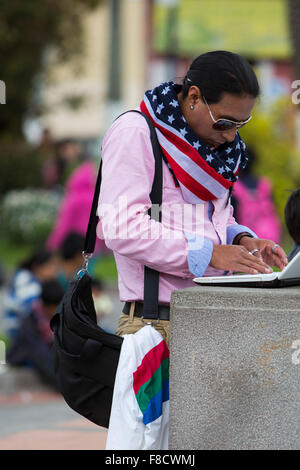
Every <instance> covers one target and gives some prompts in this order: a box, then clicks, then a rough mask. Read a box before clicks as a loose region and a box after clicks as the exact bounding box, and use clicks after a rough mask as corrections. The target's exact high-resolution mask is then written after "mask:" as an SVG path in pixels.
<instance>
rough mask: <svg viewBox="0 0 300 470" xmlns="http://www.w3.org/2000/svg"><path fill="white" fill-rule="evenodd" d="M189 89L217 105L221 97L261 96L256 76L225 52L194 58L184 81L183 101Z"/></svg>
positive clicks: (243, 61)
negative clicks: (193, 89)
mask: <svg viewBox="0 0 300 470" xmlns="http://www.w3.org/2000/svg"><path fill="white" fill-rule="evenodd" d="M192 85H196V86H197V87H198V88H199V89H200V91H201V94H203V95H204V96H205V98H206V100H207V102H208V103H218V102H219V101H220V100H221V99H222V94H223V93H231V94H233V95H243V94H247V95H251V96H253V97H254V98H257V96H258V95H259V93H260V89H259V84H258V81H257V78H256V75H255V73H254V71H253V70H252V68H251V66H250V64H249V63H248V62H247V60H246V59H244V58H243V57H242V56H240V55H239V54H234V53H233V52H228V51H213V52H207V53H205V54H202V55H200V56H199V57H197V59H195V60H194V61H193V62H192V64H191V66H190V68H189V70H188V72H187V74H186V76H185V78H184V80H183V86H182V94H183V97H184V98H185V97H186V96H187V94H188V90H189V88H190V87H191V86H192Z"/></svg>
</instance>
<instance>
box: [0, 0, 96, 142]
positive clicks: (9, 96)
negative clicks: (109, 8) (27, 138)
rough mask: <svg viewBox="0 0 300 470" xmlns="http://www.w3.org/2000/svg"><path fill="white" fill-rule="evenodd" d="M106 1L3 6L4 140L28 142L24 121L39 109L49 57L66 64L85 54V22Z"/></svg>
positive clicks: (6, 2) (8, 1)
mask: <svg viewBox="0 0 300 470" xmlns="http://www.w3.org/2000/svg"><path fill="white" fill-rule="evenodd" d="M100 3H101V0H41V1H38V0H2V1H1V2H0V58H1V60H0V79H1V80H3V81H4V82H5V84H6V103H7V104H6V105H5V106H1V114H0V138H1V139H3V138H6V139H8V138H9V137H10V136H13V138H14V139H15V138H16V137H18V136H22V121H23V119H24V117H25V116H26V114H27V113H29V112H31V113H36V112H37V111H38V110H37V109H34V106H35V104H34V102H33V96H34V90H35V88H36V87H37V79H38V78H39V77H40V75H41V73H42V72H43V70H44V68H45V65H46V62H47V55H48V54H49V51H53V50H55V51H56V60H57V61H58V62H63V61H66V60H69V59H70V58H71V57H74V56H76V55H77V56H78V55H80V54H81V53H82V52H83V48H84V41H83V34H82V33H83V31H82V18H83V17H84V15H85V14H86V13H87V12H89V11H92V10H93V9H94V8H96V7H97V6H98V5H99V4H100Z"/></svg>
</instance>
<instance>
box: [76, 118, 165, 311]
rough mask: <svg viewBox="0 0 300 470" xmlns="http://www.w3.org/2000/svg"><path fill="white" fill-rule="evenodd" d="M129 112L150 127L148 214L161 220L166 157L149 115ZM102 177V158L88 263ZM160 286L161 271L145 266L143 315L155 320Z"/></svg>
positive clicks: (88, 233) (87, 241)
mask: <svg viewBox="0 0 300 470" xmlns="http://www.w3.org/2000/svg"><path fill="white" fill-rule="evenodd" d="M127 112H136V113H139V114H141V115H142V116H143V117H144V118H145V119H146V121H147V124H148V126H149V129H150V139H151V144H152V149H153V155H154V158H155V172H154V179H153V184H152V189H151V192H150V199H151V202H152V206H153V205H154V208H150V209H149V210H148V214H149V216H150V217H151V218H153V219H154V220H156V221H158V222H161V210H159V209H160V206H161V203H162V181H163V180H162V159H163V158H164V155H163V152H162V149H161V146H160V144H159V142H158V138H157V135H156V131H155V128H154V126H153V124H152V122H151V120H150V119H149V117H148V116H146V115H145V114H143V113H141V112H140V111H137V110H131V111H127ZM123 114H126V113H123ZM123 114H121V115H120V116H122V115H123ZM120 116H119V117H120ZM101 178H102V160H101V163H100V167H99V172H98V176H97V181H96V186H95V192H94V197H93V203H92V208H91V212H90V218H89V223H88V228H87V231H86V236H85V243H84V253H83V256H84V258H85V262H86V263H88V259H89V258H90V257H91V256H92V254H93V252H94V250H95V244H96V230H97V224H98V221H99V217H98V215H97V208H98V200H99V194H100V186H101ZM151 209H152V210H151ZM158 288H159V272H158V271H155V270H154V269H151V268H149V267H148V266H145V268H144V308H143V317H145V318H147V319H154V320H155V319H157V318H158Z"/></svg>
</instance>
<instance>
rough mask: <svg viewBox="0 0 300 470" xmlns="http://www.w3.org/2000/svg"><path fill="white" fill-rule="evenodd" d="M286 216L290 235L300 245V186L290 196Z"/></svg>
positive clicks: (285, 211)
mask: <svg viewBox="0 0 300 470" xmlns="http://www.w3.org/2000/svg"><path fill="white" fill-rule="evenodd" d="M284 216H285V223H286V226H287V229H288V231H289V234H290V236H291V237H292V239H293V240H294V242H296V243H297V245H300V188H299V189H296V191H294V192H293V193H292V194H291V195H290V197H289V198H288V201H287V203H286V206H285V210H284Z"/></svg>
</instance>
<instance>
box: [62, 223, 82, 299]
mask: <svg viewBox="0 0 300 470" xmlns="http://www.w3.org/2000/svg"><path fill="white" fill-rule="evenodd" d="M84 240H85V238H84V236H83V235H81V234H80V233H77V232H70V233H69V235H67V236H66V237H65V238H64V240H63V241H62V243H61V245H60V247H59V249H58V257H59V270H58V280H59V282H60V284H61V286H62V288H63V289H64V290H66V289H67V286H68V283H69V282H70V281H71V280H72V279H73V278H74V276H76V274H77V272H78V271H79V270H80V269H81V267H82V264H83V257H82V251H83V247H84Z"/></svg>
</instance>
